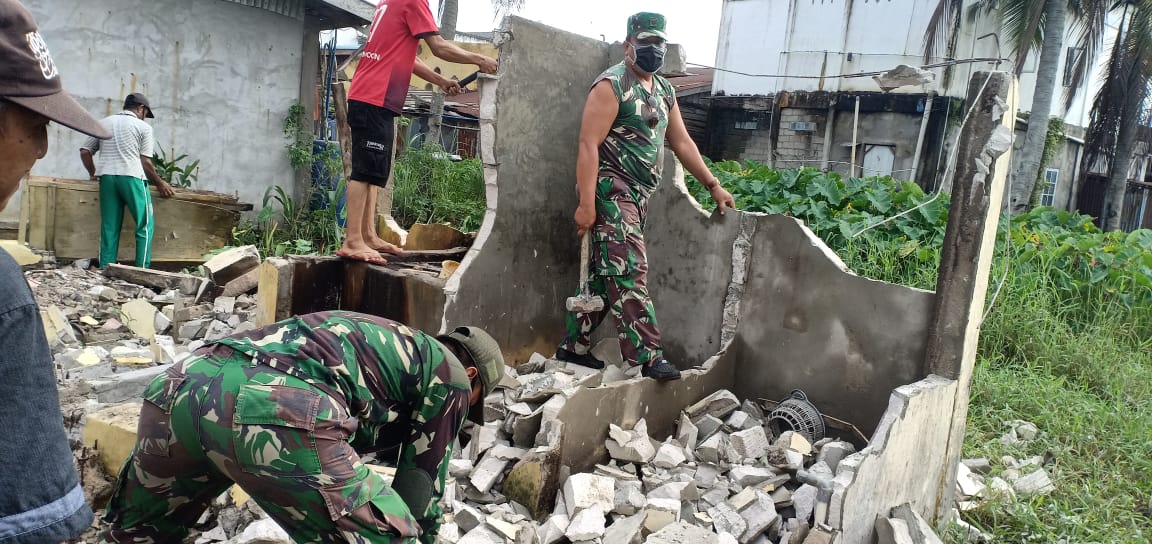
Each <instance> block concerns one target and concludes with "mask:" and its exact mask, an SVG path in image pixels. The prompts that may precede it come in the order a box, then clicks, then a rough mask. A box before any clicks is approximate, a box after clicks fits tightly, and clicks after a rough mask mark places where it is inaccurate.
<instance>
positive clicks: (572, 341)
mask: <svg viewBox="0 0 1152 544" xmlns="http://www.w3.org/2000/svg"><path fill="white" fill-rule="evenodd" d="M664 29H665V22H664V16H663V15H660V14H657V13H637V14H636V15H633V16H632V17H629V18H628V39H627V41H626V42H625V44H624V62H621V63H620V64H617V65H616V66H613V67H611V68H609V69H608V70H607V71H605V72H604V73H603V74H601V75H600V77H599V78H597V79H596V82H595V83H594V84H593V87H592V92H591V93H589V95H588V102H587V103H586V104H585V106H584V121H583V126H582V127H581V129H580V154H579V159H578V161H577V163H576V189H577V191H578V192H579V194H580V206H579V207H578V208H577V209H576V217H575V218H576V227H577V230H578V231H579V233H580V235H583V234H584V233H586V232H588V231H589V230H591V236H592V263H591V267H590V268H591V270H592V271H593V277H592V279H591V281H590V283H589V287H590V289H591V290H592V292H593V293H594V294H596V295H598V296H602V297H605V298H606V299H607V301H608V309H606V310H603V311H600V312H597V313H593V314H576V313H569V314H568V320H567V328H568V335H567V337H566V338H565V339H564V342H563V343H561V344H560V348H559V349H558V350H557V351H556V357H557V358H558V359H560V360H562V361H566V362H571V363H575V364H580V365H584V366H588V367H591V368H603V367H604V362H603V361H600V360H599V359H596V358H595V357H594V356H592V354H591V353H589V348H590V346H591V341H590V339H589V336H590V335H591V333H592V331H593V330H594V329H595V328H596V327H597V326H598V325H599V324H600V322H601V321H602V320H603V319H604V317H605V315H606V313H607V312H608V311H611V312H612V316H613V317H614V318H615V319H616V327H617V330H618V332H619V336H620V351H621V353H622V355H623V357H624V361H625V362H626V363H628V364H630V365H633V366H635V365H643V367H642V369H641V373H642V374H643V375H644V376H646V377H650V378H655V379H657V380H675V379H677V378H679V377H680V371H679V370H677V368H676V367H675V366H674V365H672V364H671V363H669V362H668V361H666V360H664V356H663V353H662V350H661V347H660V331H659V329H657V326H656V314H655V312H654V310H653V308H652V299H651V298H650V297H649V296H648V286H647V281H648V259H647V256H646V255H645V253H644V221H645V215H646V212H647V208H648V197H650V196H651V195H652V192H653V191H654V190H655V189H656V185H657V183H659V181H660V175H661V166H662V165H661V160H662V156H663V153H662V150H663V147H664V138H665V136H667V138H668V145H669V147H671V148H672V151H673V152H675V153H676V157H677V158H679V159H680V160H681V161H682V162H683V163H684V167H685V168H687V169H688V171H689V172H691V173H692V175H694V176H696V179H698V180H700V181H701V182H702V183H704V186H705V187H707V188H708V191H709V192H710V193H711V194H712V198H713V199H714V200H715V201H716V202H717V204H718V209H719V210H720V213H721V214H723V213H724V209H725V207H728V208H731V207H733V206H734V203H733V201H732V195H731V194H729V193H728V191H726V190H724V188H723V187H721V186H720V182H719V180H717V179H716V177H715V176H713V175H712V173H711V172H710V171H709V170H708V167H707V165H705V164H704V160H703V158H702V157H701V156H700V151H699V150H698V149H697V148H696V144H695V143H694V142H693V141H692V139H691V137H689V135H688V129H687V128H686V127H685V125H684V119H683V118H682V117H681V116H680V106H679V105H677V103H676V91H675V89H673V87H672V85H671V84H670V83H668V80H666V79H664V78H663V77H660V76H658V75H656V72H657V71H658V70H659V69H660V67H661V66H663V64H664V53H665V51H666V47H667V41H666V40H667V36H666V35H665V33H664Z"/></svg>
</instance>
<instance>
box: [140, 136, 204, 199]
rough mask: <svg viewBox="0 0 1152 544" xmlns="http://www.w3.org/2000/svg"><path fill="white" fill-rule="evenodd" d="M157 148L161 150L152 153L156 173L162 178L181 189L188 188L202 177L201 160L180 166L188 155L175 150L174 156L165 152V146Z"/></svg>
mask: <svg viewBox="0 0 1152 544" xmlns="http://www.w3.org/2000/svg"><path fill="white" fill-rule="evenodd" d="M157 149H158V150H159V152H158V153H156V154H154V155H152V165H153V166H155V167H156V175H158V176H160V179H162V180H164V181H166V182H168V184H169V185H171V186H173V187H177V188H181V189H187V188H189V187H191V186H192V184H193V183H196V181H197V180H198V179H199V177H200V161H198V160H197V161H192V162H191V163H189V164H186V165H184V166H180V163H181V162H183V161H184V160H186V159H187V158H188V155H176V152H175V151H173V152H172V156H169V155H168V154H166V153H164V146H157Z"/></svg>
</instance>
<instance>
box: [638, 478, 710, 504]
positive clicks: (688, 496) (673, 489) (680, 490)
mask: <svg viewBox="0 0 1152 544" xmlns="http://www.w3.org/2000/svg"><path fill="white" fill-rule="evenodd" d="M657 499H674V500H677V501H695V500H699V499H700V489H699V488H698V487H696V483H695V482H691V481H688V482H668V483H666V484H664V485H662V486H660V487H657V488H656V489H653V490H652V491H650V492H649V493H648V500H649V501H653V500H657Z"/></svg>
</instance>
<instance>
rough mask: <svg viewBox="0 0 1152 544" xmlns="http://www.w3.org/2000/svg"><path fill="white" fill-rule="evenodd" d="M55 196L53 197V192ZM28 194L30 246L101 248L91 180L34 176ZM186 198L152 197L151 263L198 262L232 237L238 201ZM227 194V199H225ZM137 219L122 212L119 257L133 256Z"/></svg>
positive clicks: (60, 253)
mask: <svg viewBox="0 0 1152 544" xmlns="http://www.w3.org/2000/svg"><path fill="white" fill-rule="evenodd" d="M53 195H54V196H53ZM24 196H25V198H28V199H29V201H30V202H29V222H28V226H27V231H26V236H27V240H28V243H29V245H31V246H32V247H36V248H38V249H46V250H51V251H54V252H55V253H56V256H57V257H59V258H62V259H82V258H90V257H95V256H97V254H98V253H99V249H100V194H99V185H98V184H96V183H93V182H77V181H75V180H57V179H55V178H37V179H35V180H34V181H32V182H30V183H29V184H28V185H27V186H26V189H25V191H24ZM182 196H185V197H191V199H189V198H180V197H176V198H172V199H163V198H159V197H158V196H155V195H154V196H153V210H154V218H155V221H156V227H155V234H154V236H153V240H152V254H153V255H152V260H153V262H199V261H203V258H204V255H205V254H206V253H208V252H210V251H213V250H215V249H219V248H220V247H223V246H225V245H228V243H230V242H231V238H232V229H233V228H234V227H235V226H236V225H238V224H239V222H240V212H239V211H238V210H237V207H238V205H237V204H234V203H233V204H226V205H220V204H209V203H208V202H210V201H211V199H212V198H215V199H216V202H221V197H226V199H231V198H232V197H227V196H226V195H217V196H216V197H211V196H210V195H205V194H203V193H185V194H184V195H182ZM226 199H225V203H226ZM135 228H136V225H135V221H133V220H132V218H131V216H130V215H128V214H127V213H125V220H124V224H123V228H122V229H121V231H120V251H119V254H118V255H117V259H118V260H120V261H125V262H131V261H133V260H134V259H135V253H136V240H135V234H134V232H133V231H134V230H135Z"/></svg>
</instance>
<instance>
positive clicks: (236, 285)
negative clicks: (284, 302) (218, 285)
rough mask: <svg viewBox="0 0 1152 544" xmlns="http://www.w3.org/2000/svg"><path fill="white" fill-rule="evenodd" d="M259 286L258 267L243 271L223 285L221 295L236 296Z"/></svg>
mask: <svg viewBox="0 0 1152 544" xmlns="http://www.w3.org/2000/svg"><path fill="white" fill-rule="evenodd" d="M259 287H260V267H256V268H253V269H252V270H249V271H247V272H245V273H244V274H243V275H241V276H240V277H238V278H236V279H234V280H232V281H230V282H228V284H227V285H225V286H224V291H223V292H222V293H221V296H225V297H238V296H240V295H243V294H247V293H251V292H254V291H256V289H257V288H259Z"/></svg>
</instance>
